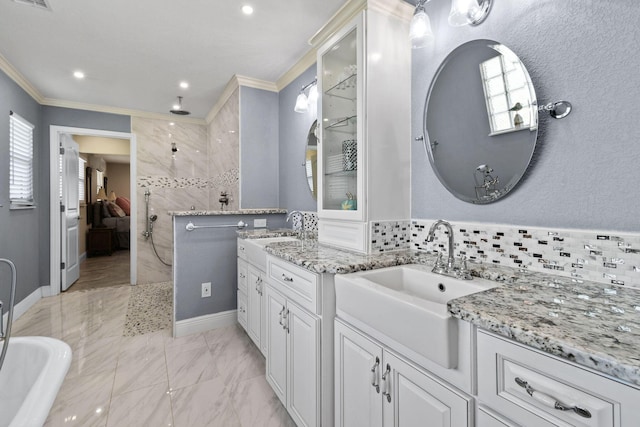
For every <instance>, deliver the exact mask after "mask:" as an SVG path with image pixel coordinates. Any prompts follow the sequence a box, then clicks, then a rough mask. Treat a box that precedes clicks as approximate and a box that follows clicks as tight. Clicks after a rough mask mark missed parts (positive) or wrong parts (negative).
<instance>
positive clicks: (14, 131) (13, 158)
mask: <svg viewBox="0 0 640 427" xmlns="http://www.w3.org/2000/svg"><path fill="white" fill-rule="evenodd" d="M9 200H10V201H11V207H12V208H14V209H21V208H32V207H34V206H35V203H34V199H33V125H32V124H31V123H29V122H28V121H26V120H25V119H23V118H22V117H20V116H19V115H17V114H15V113H14V112H13V111H12V112H11V113H10V116H9Z"/></svg>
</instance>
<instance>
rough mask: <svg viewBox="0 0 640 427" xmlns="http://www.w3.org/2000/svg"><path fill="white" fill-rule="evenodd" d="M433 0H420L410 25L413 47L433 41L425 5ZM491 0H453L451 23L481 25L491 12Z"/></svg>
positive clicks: (422, 45)
mask: <svg viewBox="0 0 640 427" xmlns="http://www.w3.org/2000/svg"><path fill="white" fill-rule="evenodd" d="M429 1H431V0H418V2H417V3H416V9H415V12H414V13H413V18H412V19H411V25H410V26H409V39H410V40H411V47H412V48H413V49H420V48H422V47H425V46H426V45H427V44H429V43H430V42H432V41H433V39H434V35H433V31H432V30H431V21H430V20H429V15H427V12H426V11H425V10H424V5H425V4H426V3H428V2H429ZM490 9H491V0H451V11H450V12H449V25H451V26H453V27H460V26H463V25H479V24H481V23H482V22H483V21H484V20H485V19H486V18H487V15H488V14H489V10H490Z"/></svg>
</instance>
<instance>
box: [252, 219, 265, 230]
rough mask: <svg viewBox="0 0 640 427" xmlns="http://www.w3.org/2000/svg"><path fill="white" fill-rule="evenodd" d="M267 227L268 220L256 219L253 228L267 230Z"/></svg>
mask: <svg viewBox="0 0 640 427" xmlns="http://www.w3.org/2000/svg"><path fill="white" fill-rule="evenodd" d="M266 226H267V219H266V218H262V219H254V220H253V228H265V227H266Z"/></svg>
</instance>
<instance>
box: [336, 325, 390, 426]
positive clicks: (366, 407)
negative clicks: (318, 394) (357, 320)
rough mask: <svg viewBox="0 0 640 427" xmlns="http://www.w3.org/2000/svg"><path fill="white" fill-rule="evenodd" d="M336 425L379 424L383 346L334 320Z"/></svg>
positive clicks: (380, 420) (380, 418)
mask: <svg viewBox="0 0 640 427" xmlns="http://www.w3.org/2000/svg"><path fill="white" fill-rule="evenodd" d="M334 333H335V356H336V359H335V378H336V379H335V399H336V401H335V410H336V421H335V422H336V427H381V426H382V395H381V394H380V375H381V374H382V373H381V372H380V369H381V366H382V349H381V348H380V346H378V345H377V344H375V343H374V342H372V341H371V340H369V339H368V338H366V337H365V336H363V335H361V334H359V333H358V332H356V331H354V330H353V329H351V328H349V327H348V326H346V325H344V324H343V323H341V322H339V321H336V322H335V332H334Z"/></svg>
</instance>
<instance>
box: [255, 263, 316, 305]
mask: <svg viewBox="0 0 640 427" xmlns="http://www.w3.org/2000/svg"><path fill="white" fill-rule="evenodd" d="M267 274H268V276H269V279H270V281H271V282H272V283H274V284H276V285H278V287H279V290H280V291H281V292H283V293H284V294H285V295H286V296H287V298H289V299H291V300H292V301H295V302H296V303H297V304H298V305H300V306H302V307H304V308H305V309H307V310H309V311H310V312H312V313H315V314H320V313H318V301H319V298H318V275H316V274H314V273H312V272H310V271H307V270H305V269H303V268H300V267H298V266H295V265H293V264H291V263H288V262H286V261H283V260H281V259H279V258H275V257H272V256H270V257H268V258H267Z"/></svg>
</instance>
